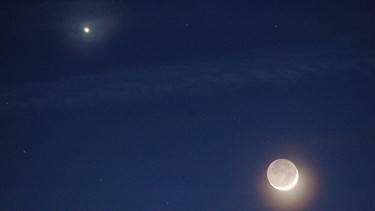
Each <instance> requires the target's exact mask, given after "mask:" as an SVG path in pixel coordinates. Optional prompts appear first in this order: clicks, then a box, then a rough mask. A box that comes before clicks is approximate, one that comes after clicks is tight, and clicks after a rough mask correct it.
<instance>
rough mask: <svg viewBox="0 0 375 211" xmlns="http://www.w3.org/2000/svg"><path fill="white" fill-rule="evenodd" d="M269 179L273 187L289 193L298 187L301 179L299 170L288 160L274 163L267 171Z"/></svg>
mask: <svg viewBox="0 0 375 211" xmlns="http://www.w3.org/2000/svg"><path fill="white" fill-rule="evenodd" d="M267 178H268V181H269V183H270V184H271V185H272V187H274V188H276V189H277V190H281V191H287V190H290V189H292V188H293V187H294V186H296V184H297V182H298V178H299V173H298V169H297V168H296V166H295V165H294V164H293V163H292V162H291V161H289V160H287V159H277V160H275V161H273V162H272V163H271V164H270V166H269V167H268V169H267Z"/></svg>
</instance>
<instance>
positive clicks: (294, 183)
mask: <svg viewBox="0 0 375 211" xmlns="http://www.w3.org/2000/svg"><path fill="white" fill-rule="evenodd" d="M296 171H297V175H296V178H294V181H293V182H292V183H291V184H290V185H288V186H285V187H277V186H274V185H273V184H272V183H271V185H272V186H273V187H274V188H276V189H278V190H282V191H287V190H290V189H292V188H293V187H294V186H295V185H296V184H297V182H298V177H299V173H298V169H297V168H296Z"/></svg>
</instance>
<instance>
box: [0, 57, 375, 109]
mask: <svg viewBox="0 0 375 211" xmlns="http://www.w3.org/2000/svg"><path fill="white" fill-rule="evenodd" d="M353 75H356V76H359V77H367V78H368V77H371V78H374V77H375V57H366V58H364V57H350V58H349V59H348V58H347V57H345V56H344V57H336V56H332V57H329V58H328V57H315V58H311V59H304V58H303V57H301V56H298V55H291V56H287V57H284V58H280V57H267V58H258V57H256V56H245V57H242V58H236V59H232V60H225V61H216V62H207V63H199V64H191V65H174V66H155V67H149V68H133V69H119V70H113V71H110V72H103V73H100V74H93V75H86V76H74V77H67V78H61V79H59V80H55V81H44V82H30V83H24V84H4V85H0V99H1V100H0V101H1V102H0V113H5V112H25V111H42V110H44V109H61V108H72V107H73V108H76V107H80V106H84V105H93V104H97V103H103V102H112V101H128V100H132V99H134V98H147V97H156V96H160V95H168V94H172V93H178V92H181V93H183V92H189V93H193V94H194V93H196V94H202V93H210V92H211V91H213V90H218V89H222V88H233V87H236V86H239V85H241V86H243V85H246V84H249V83H251V84H259V83H263V84H264V83H268V84H274V85H275V84H276V85H277V84H279V85H281V84H285V83H300V82H303V81H305V80H314V79H316V78H321V77H337V78H340V79H345V78H350V77H352V76H353Z"/></svg>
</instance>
